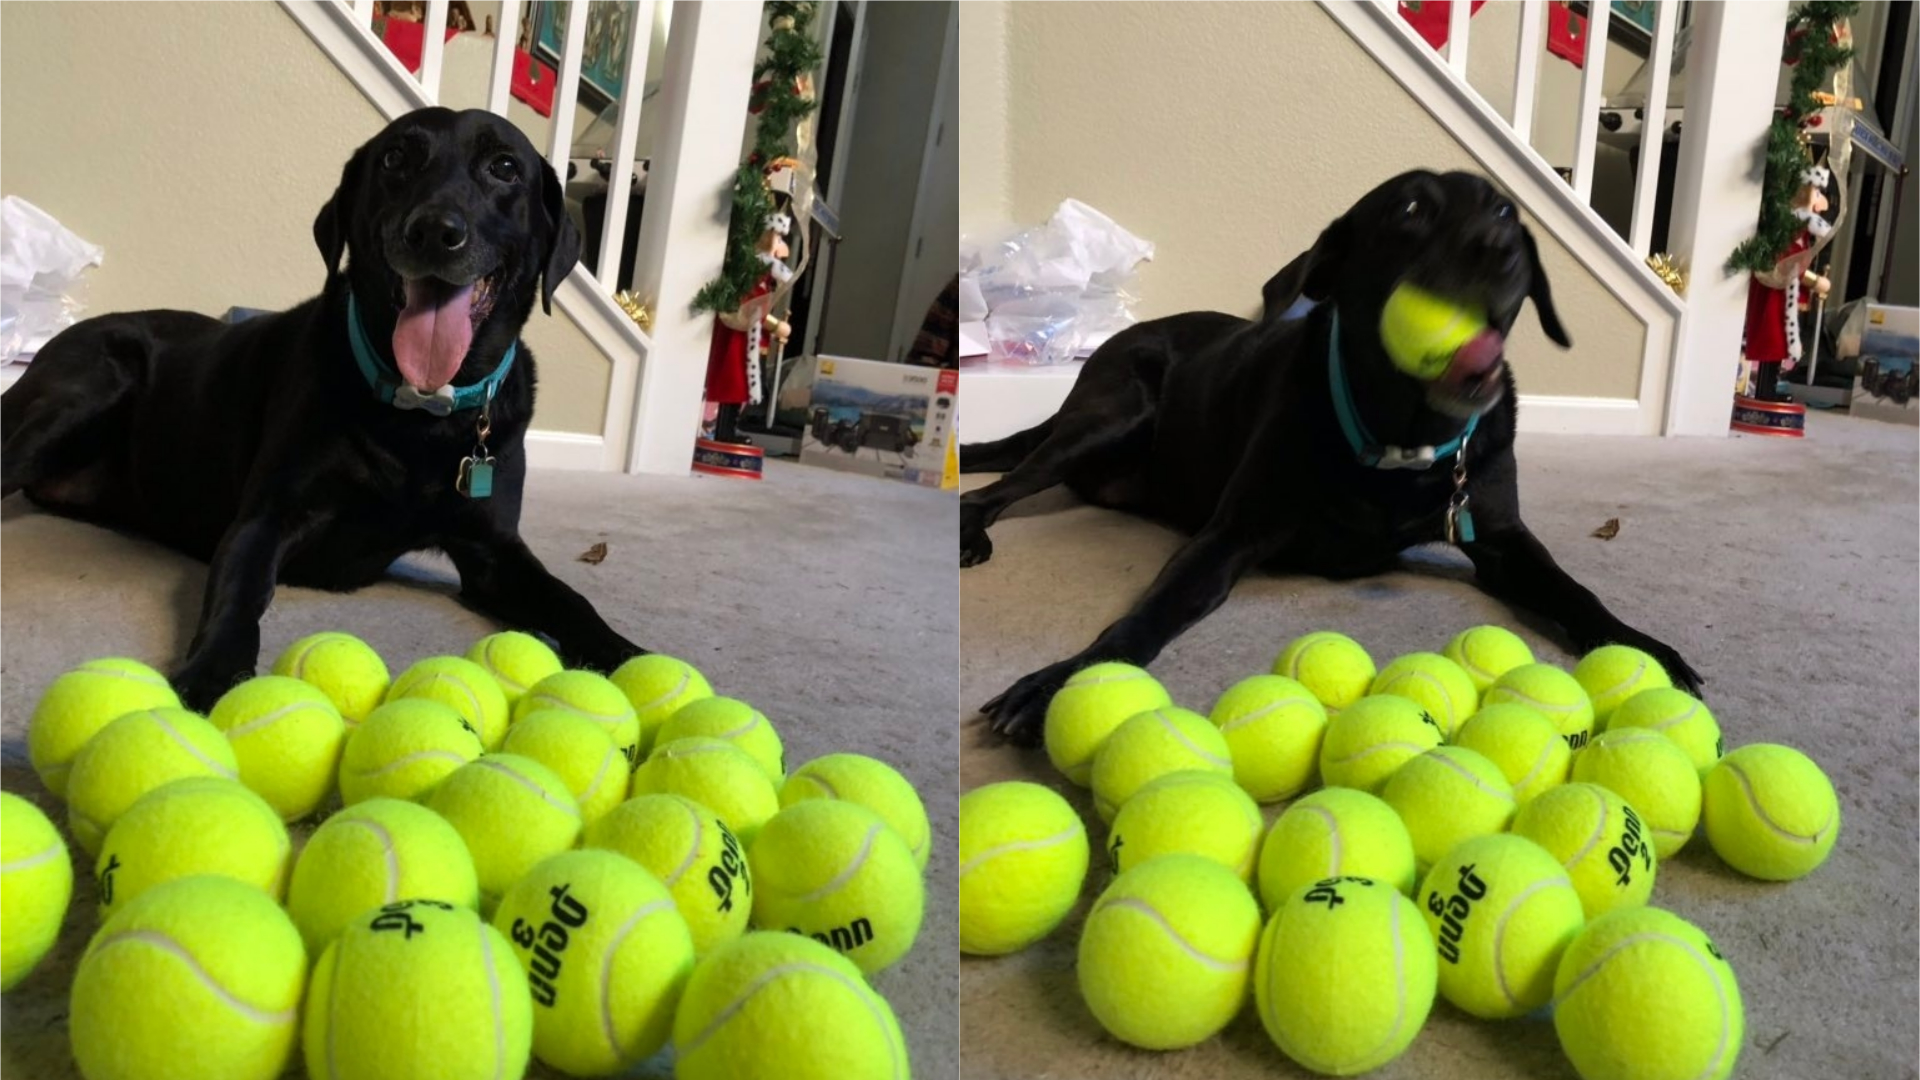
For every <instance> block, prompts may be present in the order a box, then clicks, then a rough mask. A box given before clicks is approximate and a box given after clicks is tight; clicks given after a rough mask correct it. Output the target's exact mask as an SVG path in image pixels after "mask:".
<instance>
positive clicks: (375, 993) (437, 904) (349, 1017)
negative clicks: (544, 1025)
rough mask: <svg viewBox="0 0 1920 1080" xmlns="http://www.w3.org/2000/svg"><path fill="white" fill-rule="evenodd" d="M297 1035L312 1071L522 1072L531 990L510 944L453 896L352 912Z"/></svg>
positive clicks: (316, 1078)
mask: <svg viewBox="0 0 1920 1080" xmlns="http://www.w3.org/2000/svg"><path fill="white" fill-rule="evenodd" d="M304 1020H305V1023H304V1024H303V1025H302V1032H301V1041H302V1044H303V1046H304V1050H305V1056H306V1061H307V1075H308V1076H310V1077H312V1078H313V1080H412V1078H414V1077H423V1076H431V1077H433V1078H434V1080H500V1078H501V1077H509V1076H521V1075H524V1074H525V1073H526V1070H527V1056H528V1053H529V1052H530V1051H531V1049H532V1043H533V996H532V994H531V993H530V991H529V988H528V986H527V975H526V972H525V971H523V970H522V969H521V967H520V963H519V961H518V960H516V959H515V958H514V955H513V946H512V944H511V943H509V942H508V941H507V939H506V938H505V937H503V936H502V935H501V933H500V931H498V930H495V929H494V928H493V927H491V926H488V925H487V924H486V923H484V922H481V921H480V916H478V915H476V914H474V913H473V911H472V910H470V909H468V908H465V907H462V906H460V905H458V904H449V903H445V902H443V901H439V900H401V901H398V902H396V903H392V904H387V905H385V906H384V907H380V908H378V909H375V910H372V911H363V912H361V913H360V914H359V915H357V916H356V917H355V918H354V919H353V921H352V922H351V923H350V924H349V925H348V926H347V928H346V929H345V930H344V931H342V932H341V934H340V936H339V937H337V938H335V939H334V942H333V944H331V945H328V946H327V950H326V952H324V953H321V954H320V959H319V960H318V961H317V962H316V963H315V964H314V966H313V982H312V984H311V985H310V986H309V987H308V990H307V1004H306V1012H305V1016H304Z"/></svg>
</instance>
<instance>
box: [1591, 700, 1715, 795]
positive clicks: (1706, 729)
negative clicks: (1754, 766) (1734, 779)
mask: <svg viewBox="0 0 1920 1080" xmlns="http://www.w3.org/2000/svg"><path fill="white" fill-rule="evenodd" d="M1625 728H1644V729H1646V730H1648V731H1657V732H1659V733H1660V734H1662V735H1665V736H1666V737H1667V738H1669V739H1672V740H1673V744H1674V745H1675V746H1678V747H1679V748H1680V749H1682V750H1684V751H1686V752H1687V757H1688V758H1689V759H1690V760H1691V761H1692V762H1693V767H1694V768H1696V769H1699V770H1700V775H1702V776H1705V775H1706V773H1707V770H1708V769H1711V768H1713V763H1714V762H1716V761H1719V760H1720V755H1721V754H1722V753H1724V752H1725V746H1724V744H1723V743H1722V742H1721V740H1720V722H1719V721H1718V720H1715V719H1714V718H1713V711H1712V710H1711V709H1708V708H1707V703H1706V702H1704V701H1701V700H1700V699H1699V698H1697V697H1694V696H1693V695H1692V694H1689V693H1687V692H1686V691H1685V690H1679V689H1675V688H1672V687H1664V688H1662V687H1656V688H1654V689H1652V690H1642V691H1640V692H1639V693H1637V694H1635V695H1633V696H1632V697H1630V698H1628V699H1627V700H1626V701H1624V702H1622V703H1621V705H1620V707H1619V708H1617V709H1615V710H1614V711H1613V717H1612V719H1611V720H1609V721H1608V722H1607V730H1609V731H1612V730H1615V729H1625Z"/></svg>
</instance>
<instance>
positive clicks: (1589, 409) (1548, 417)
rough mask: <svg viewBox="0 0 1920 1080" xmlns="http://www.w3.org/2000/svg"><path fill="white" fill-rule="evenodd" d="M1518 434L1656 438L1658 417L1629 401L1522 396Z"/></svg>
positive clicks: (1651, 411)
mask: <svg viewBox="0 0 1920 1080" xmlns="http://www.w3.org/2000/svg"><path fill="white" fill-rule="evenodd" d="M1519 406H1520V411H1519V416H1518V424H1519V428H1520V430H1521V431H1524V432H1528V433H1535V434H1545V435H1658V434H1660V416H1659V414H1658V412H1656V411H1655V410H1653V409H1649V408H1646V407H1644V406H1642V405H1641V404H1640V402H1638V401H1635V400H1633V399H1632V398H1597V397H1562V396H1558V395H1532V394H1521V395H1520V400H1519Z"/></svg>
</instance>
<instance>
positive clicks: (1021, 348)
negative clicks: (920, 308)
mask: <svg viewBox="0 0 1920 1080" xmlns="http://www.w3.org/2000/svg"><path fill="white" fill-rule="evenodd" d="M1151 258H1153V244H1152V243H1150V242H1148V241H1146V240H1142V239H1141V238H1139V237H1137V236H1135V235H1133V234H1132V233H1130V232H1128V231H1127V230H1126V229H1124V228H1122V227H1121V226H1120V225H1119V224H1118V223H1117V222H1115V221H1114V220H1113V219H1112V218H1110V217H1108V216H1107V215H1105V214H1103V213H1101V212H1100V211H1098V210H1095V209H1094V208H1093V207H1091V206H1088V205H1087V204H1086V203H1083V202H1081V201H1079V200H1078V199H1067V200H1066V201H1064V202H1062V203H1061V204H1060V206H1059V208H1058V209H1056V210H1055V211H1054V213H1053V217H1052V218H1050V219H1048V221H1047V223H1046V224H1045V225H1040V226H1037V227H1034V228H1030V229H1023V230H1020V231H1017V232H1014V233H1012V234H1011V235H1009V236H1007V237H1005V238H1004V239H1001V240H999V241H997V242H994V243H990V244H985V245H979V246H977V247H974V248H973V249H972V250H970V251H967V252H964V253H963V256H962V273H961V278H960V290H961V296H962V297H963V299H964V300H966V301H972V302H969V303H963V307H967V308H970V309H973V310H975V311H977V310H979V307H980V306H984V309H985V312H984V314H985V320H986V330H987V337H988V343H989V346H990V349H991V354H992V356H993V358H994V359H996V360H1019V361H1024V362H1026V363H1032V364H1054V363H1061V362H1063V361H1066V360H1070V359H1072V358H1073V357H1074V356H1075V355H1076V354H1077V353H1084V352H1086V351H1088V350H1089V349H1090V348H1091V347H1092V346H1093V345H1097V344H1099V343H1100V342H1102V341H1105V340H1106V339H1107V338H1108V337H1110V336H1112V335H1113V334H1114V333H1115V332H1117V331H1119V330H1123V329H1125V328H1126V327H1128V326H1131V325H1133V322H1134V318H1133V311H1132V305H1133V301H1134V300H1135V297H1134V295H1133V293H1132V292H1131V289H1132V286H1133V278H1134V271H1135V268H1136V267H1137V266H1138V265H1139V264H1140V263H1141V262H1142V261H1143V260H1147V259H1151ZM976 298H977V299H976ZM962 317H963V318H965V314H963V316H962ZM978 317H979V316H978V315H976V316H975V318H978ZM969 321H970V320H969Z"/></svg>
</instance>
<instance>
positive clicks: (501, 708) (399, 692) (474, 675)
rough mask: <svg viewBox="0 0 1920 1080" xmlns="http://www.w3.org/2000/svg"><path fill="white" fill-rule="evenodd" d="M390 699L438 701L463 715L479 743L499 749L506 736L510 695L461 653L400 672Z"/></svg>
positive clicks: (491, 748) (388, 689)
mask: <svg viewBox="0 0 1920 1080" xmlns="http://www.w3.org/2000/svg"><path fill="white" fill-rule="evenodd" d="M387 700H388V701H390V702H391V701H437V702H439V703H440V704H442V705H445V706H446V707H448V708H450V709H452V710H453V711H454V712H457V713H459V714H460V718H461V719H463V720H465V721H466V722H467V726H468V727H470V728H472V729H473V731H474V734H476V735H478V736H480V745H481V747H482V748H484V749H486V750H489V751H491V750H498V749H500V744H501V743H502V742H504V741H506V738H507V695H506V694H505V693H503V692H502V691H501V690H500V684H499V683H497V682H495V681H494V680H493V676H492V675H489V674H487V669H486V668H483V667H481V666H480V665H479V664H476V663H474V662H473V661H471V660H467V659H463V658H461V657H458V656H430V657H428V658H426V659H425V660H421V661H419V662H418V663H416V664H414V665H413V666H412V667H410V668H408V669H407V670H405V671H403V672H401V673H400V676H399V678H396V679H394V680H393V685H392V686H390V687H388V688H387Z"/></svg>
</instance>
